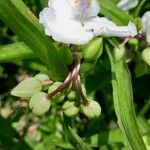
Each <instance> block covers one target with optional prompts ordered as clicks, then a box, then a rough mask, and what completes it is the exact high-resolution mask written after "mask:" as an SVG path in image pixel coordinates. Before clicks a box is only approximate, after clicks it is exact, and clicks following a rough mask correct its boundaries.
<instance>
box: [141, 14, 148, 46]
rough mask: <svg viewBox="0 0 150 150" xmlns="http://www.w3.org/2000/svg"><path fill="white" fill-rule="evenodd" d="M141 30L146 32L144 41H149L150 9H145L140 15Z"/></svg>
mask: <svg viewBox="0 0 150 150" xmlns="http://www.w3.org/2000/svg"><path fill="white" fill-rule="evenodd" d="M142 23H143V32H145V33H146V41H147V42H148V43H150V11H147V12H146V13H145V14H144V15H143V17H142Z"/></svg>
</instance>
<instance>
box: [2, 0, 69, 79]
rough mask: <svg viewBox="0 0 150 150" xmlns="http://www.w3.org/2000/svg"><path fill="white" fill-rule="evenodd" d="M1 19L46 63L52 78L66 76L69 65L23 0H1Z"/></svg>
mask: <svg viewBox="0 0 150 150" xmlns="http://www.w3.org/2000/svg"><path fill="white" fill-rule="evenodd" d="M0 19H2V21H4V22H5V23H6V24H7V25H8V26H9V27H10V28H11V29H12V30H13V31H14V32H15V33H16V35H18V36H19V37H20V39H21V40H22V41H23V42H25V44H26V45H27V46H29V48H30V49H31V50H32V51H34V52H35V53H36V54H37V56H38V57H39V58H40V59H41V60H42V61H43V62H44V63H45V65H46V66H47V68H48V70H49V75H50V78H52V79H54V80H63V79H64V78H65V76H66V74H67V67H66V65H65V62H64V61H63V58H62V57H61V56H60V55H59V53H58V51H57V50H56V48H55V46H54V45H53V44H52V42H51V41H50V39H49V38H47V37H46V36H45V35H44V33H43V31H42V28H41V25H40V24H39V22H38V19H37V18H36V17H35V16H34V15H33V14H32V12H31V11H30V10H29V9H28V8H27V7H26V6H25V4H24V3H23V2H22V1H21V0H0Z"/></svg>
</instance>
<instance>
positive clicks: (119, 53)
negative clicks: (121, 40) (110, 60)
mask: <svg viewBox="0 0 150 150" xmlns="http://www.w3.org/2000/svg"><path fill="white" fill-rule="evenodd" d="M124 54H125V47H124V46H123V45H119V47H116V48H115V49H114V58H115V60H116V61H119V60H120V59H121V58H123V56H124Z"/></svg>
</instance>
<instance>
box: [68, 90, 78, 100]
mask: <svg viewBox="0 0 150 150" xmlns="http://www.w3.org/2000/svg"><path fill="white" fill-rule="evenodd" d="M67 98H68V100H69V101H73V100H75V98H76V93H75V91H70V92H69V94H68V95H67Z"/></svg>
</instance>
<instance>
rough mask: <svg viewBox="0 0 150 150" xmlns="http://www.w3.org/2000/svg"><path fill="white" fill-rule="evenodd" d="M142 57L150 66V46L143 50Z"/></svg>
mask: <svg viewBox="0 0 150 150" xmlns="http://www.w3.org/2000/svg"><path fill="white" fill-rule="evenodd" d="M142 59H143V60H144V61H145V62H146V63H147V64H148V65H149V66H150V48H146V49H144V50H143V52H142Z"/></svg>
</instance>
